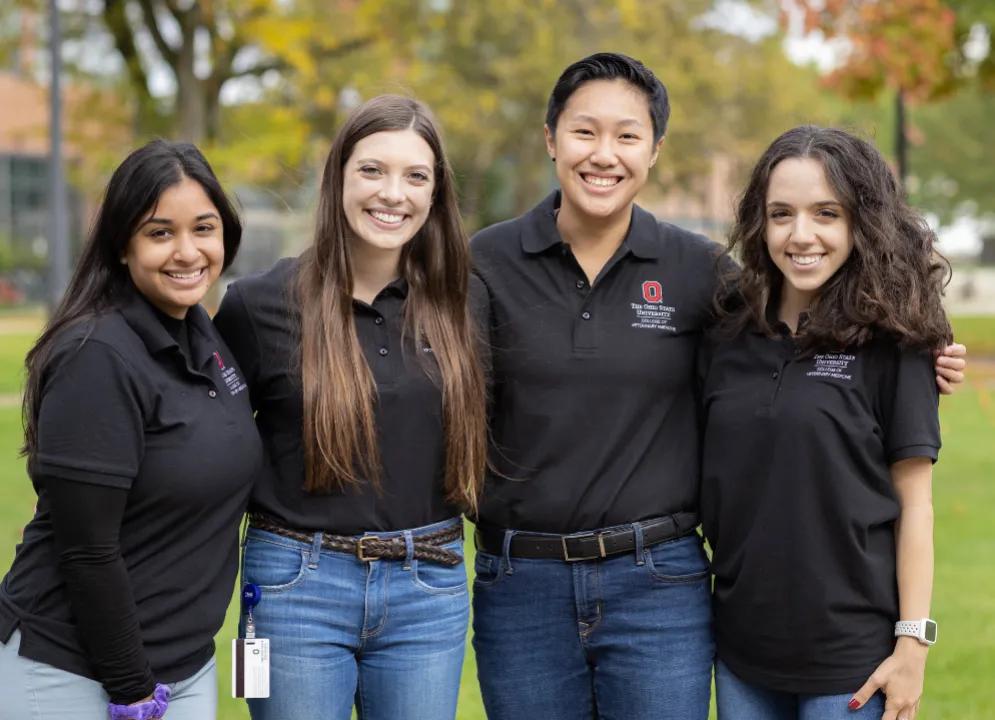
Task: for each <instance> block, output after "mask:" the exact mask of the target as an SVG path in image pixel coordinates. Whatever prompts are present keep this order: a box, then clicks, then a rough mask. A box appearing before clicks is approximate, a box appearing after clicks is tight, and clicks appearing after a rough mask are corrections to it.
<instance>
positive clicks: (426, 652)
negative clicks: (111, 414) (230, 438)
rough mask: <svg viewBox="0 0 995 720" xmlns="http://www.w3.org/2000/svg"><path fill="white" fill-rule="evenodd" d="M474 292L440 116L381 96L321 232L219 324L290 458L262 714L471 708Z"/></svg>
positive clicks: (275, 527)
mask: <svg viewBox="0 0 995 720" xmlns="http://www.w3.org/2000/svg"><path fill="white" fill-rule="evenodd" d="M473 282H474V283H478V282H479V281H476V280H474V281H473ZM471 294H473V295H480V296H481V297H482V296H483V292H482V288H480V289H477V287H476V286H474V285H471V275H470V259H469V247H468V243H467V238H466V236H465V234H464V231H463V229H462V226H461V224H460V216H459V208H458V205H457V201H456V194H455V191H454V187H453V178H452V174H451V171H450V168H449V165H448V162H447V160H446V157H445V153H444V150H443V146H442V143H441V139H440V137H439V132H438V130H437V128H436V126H435V122H434V120H433V119H432V116H431V114H430V112H429V110H428V109H427V108H426V107H425V106H424V105H422V104H421V103H419V102H417V101H415V100H412V99H409V98H404V97H398V96H382V97H378V98H374V99H372V100H370V101H368V102H366V103H365V104H364V105H362V106H361V107H360V108H359V109H357V110H356V111H355V112H354V113H353V114H352V115H351V116H350V117H349V119H348V120H347V121H346V123H345V125H344V126H343V128H342V129H341V131H340V132H339V134H338V136H337V138H336V139H335V142H334V144H333V145H332V148H331V151H330V153H329V155H328V160H327V162H326V165H325V169H324V175H323V179H322V187H321V198H320V204H319V208H318V219H317V227H316V232H315V238H314V242H313V244H312V245H311V246H310V247H309V248H308V249H307V250H306V251H305V252H304V253H303V254H302V255H301V256H300V257H298V258H293V259H284V260H281V261H280V262H279V263H277V265H276V266H275V267H274V268H273V269H272V270H270V271H268V272H265V273H263V274H261V275H257V276H253V277H249V278H245V279H243V280H240V281H238V282H236V283H234V284H233V285H232V286H231V287H230V288H229V290H228V292H227V294H226V296H225V298H224V301H223V302H222V305H221V308H220V310H219V312H218V314H217V316H216V317H215V323H216V325H217V327H218V328H219V329H220V330H221V333H222V335H223V336H224V337H225V338H226V340H227V341H228V342H229V344H230V346H231V347H232V349H233V351H234V353H235V355H236V357H237V359H238V362H239V364H240V366H241V367H242V368H243V369H244V372H245V374H246V380H247V382H248V385H249V393H250V399H251V402H252V406H253V408H254V409H255V411H256V422H257V425H258V427H259V430H260V433H261V435H262V438H263V443H264V446H265V449H266V454H267V460H268V465H269V469H270V472H269V473H268V476H267V477H265V478H264V479H263V480H262V481H260V482H259V483H258V484H257V486H256V490H255V492H254V495H253V497H252V501H251V505H250V523H249V529H248V534H247V540H246V543H245V550H244V571H243V577H244V580H245V582H247V583H250V584H254V585H257V586H258V587H259V589H260V591H261V593H260V594H261V598H260V599H259V602H258V606H257V607H256V608H255V610H254V611H253V620H254V630H255V633H256V635H257V636H258V637H259V638H267V639H269V641H270V648H271V659H270V664H271V688H270V695H269V697H268V698H265V699H252V700H249V708H250V712H251V714H252V717H253V718H254V719H255V720H269V719H271V718H273V719H275V718H294V719H295V720H308V718H322V719H326V718H331V719H333V720H336V719H339V718H341V719H342V720H347V719H348V718H349V717H350V715H351V712H352V708H353V705H355V707H356V710H357V713H358V715H359V717H360V718H383V719H385V720H386V719H387V718H399V717H404V718H406V719H407V720H417V719H418V718H425V719H426V720H429V719H431V720H439V719H440V718H446V717H449V718H452V717H454V716H455V714H456V701H457V696H458V690H459V679H460V674H461V671H462V665H463V655H464V643H465V636H466V630H467V623H468V618H469V598H468V591H467V577H466V570H465V567H464V565H463V557H462V541H463V536H462V521H461V519H460V513H461V512H463V511H473V510H474V509H475V508H476V503H477V496H478V493H479V490H480V486H481V483H482V481H483V472H484V465H485V457H486V398H485V381H484V369H483V364H482V362H481V359H480V357H479V355H478V343H477V338H476V335H475V324H474V322H473V319H472V317H471V313H470V310H469V309H468V308H470V307H471V306H472V305H471V303H469V302H468V300H469V298H470V295H471ZM244 628H245V621H244V619H243V630H244Z"/></svg>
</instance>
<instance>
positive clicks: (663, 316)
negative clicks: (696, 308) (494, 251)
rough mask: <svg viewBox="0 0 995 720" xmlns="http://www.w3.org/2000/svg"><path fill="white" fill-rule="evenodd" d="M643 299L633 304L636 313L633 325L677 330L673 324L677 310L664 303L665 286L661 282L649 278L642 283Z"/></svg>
mask: <svg viewBox="0 0 995 720" xmlns="http://www.w3.org/2000/svg"><path fill="white" fill-rule="evenodd" d="M642 300H643V301H642V302H634V303H632V304H631V307H632V310H633V311H634V312H635V314H636V318H635V322H633V323H632V327H634V328H639V329H641V330H664V331H666V332H677V328H676V327H674V324H673V322H674V314H675V313H676V312H677V310H676V309H675V308H673V307H670V306H668V305H664V304H663V286H662V285H661V284H660V283H659V282H657V281H656V280H647V281H646V282H644V283H643V284H642Z"/></svg>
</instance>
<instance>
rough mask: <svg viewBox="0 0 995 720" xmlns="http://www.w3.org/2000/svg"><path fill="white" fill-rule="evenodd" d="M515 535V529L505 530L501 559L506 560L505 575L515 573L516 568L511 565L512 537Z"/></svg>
mask: <svg viewBox="0 0 995 720" xmlns="http://www.w3.org/2000/svg"><path fill="white" fill-rule="evenodd" d="M513 537H515V531H514V530H505V531H504V545H503V547H502V548H501V560H503V561H504V572H505V575H511V574H512V573H514V572H515V571H514V569H513V568H512V567H511V539H512V538H513Z"/></svg>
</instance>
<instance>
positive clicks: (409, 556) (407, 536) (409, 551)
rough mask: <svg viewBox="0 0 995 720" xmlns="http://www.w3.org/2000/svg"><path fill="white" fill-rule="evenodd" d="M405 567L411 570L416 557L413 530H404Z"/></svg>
mask: <svg viewBox="0 0 995 720" xmlns="http://www.w3.org/2000/svg"><path fill="white" fill-rule="evenodd" d="M403 534H404V569H405V570H410V569H411V563H412V562H413V561H414V559H415V540H414V538H413V537H411V531H410V530H405V531H404V533H403Z"/></svg>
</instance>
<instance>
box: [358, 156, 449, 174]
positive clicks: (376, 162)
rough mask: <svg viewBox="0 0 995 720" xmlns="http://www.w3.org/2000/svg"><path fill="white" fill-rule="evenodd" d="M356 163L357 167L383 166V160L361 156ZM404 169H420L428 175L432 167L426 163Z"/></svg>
mask: <svg viewBox="0 0 995 720" xmlns="http://www.w3.org/2000/svg"><path fill="white" fill-rule="evenodd" d="M356 165H357V167H358V166H362V165H376V166H377V167H383V166H384V164H383V162H381V161H380V160H377V159H376V158H361V159H359V160H357V161H356ZM405 169H406V170H408V171H409V172H410V171H411V170H422V171H424V172H426V173H428V174H429V175H431V174H432V168H431V167H430V166H428V165H412V166H411V167H408V168H405Z"/></svg>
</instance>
